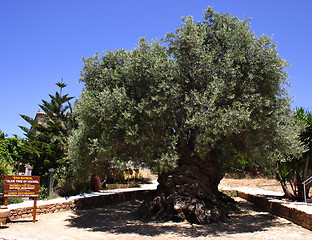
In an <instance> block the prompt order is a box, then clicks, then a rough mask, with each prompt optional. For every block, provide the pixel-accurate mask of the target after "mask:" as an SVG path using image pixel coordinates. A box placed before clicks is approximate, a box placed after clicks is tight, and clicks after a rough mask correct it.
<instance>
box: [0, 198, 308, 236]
mask: <svg viewBox="0 0 312 240" xmlns="http://www.w3.org/2000/svg"><path fill="white" fill-rule="evenodd" d="M236 200H237V201H239V205H240V208H241V212H240V213H234V214H232V215H231V218H230V220H229V221H228V222H227V223H220V224H211V225H208V226H200V225H191V224H188V223H172V222H167V223H157V222H147V223H146V222H142V221H140V220H139V219H138V218H137V217H136V215H135V214H134V213H133V212H134V211H135V209H136V208H137V206H138V204H139V202H131V203H124V204H119V205H115V206H110V207H107V208H98V209H91V210H80V211H76V212H74V211H68V212H63V213H54V214H47V215H40V216H38V221H37V222H36V223H32V222H30V221H31V219H29V221H28V222H25V220H23V221H19V222H14V223H9V224H8V226H9V227H8V228H2V229H0V238H1V237H2V239H21V238H22V239H45V240H48V239H105V240H111V239H114V240H116V239H118V240H119V239H121V240H123V239H153V240H160V239H184V240H187V239H194V238H196V239H236V240H238V239H239V240H245V239H246V240H247V239H253V240H257V239H279V240H280V239H289V240H293V239H296V240H300V239H312V232H311V231H309V230H307V229H304V228H302V227H300V226H298V225H296V224H293V223H291V222H289V221H287V220H285V219H283V218H279V217H275V216H272V215H270V214H268V213H266V212H262V211H259V210H258V209H256V208H254V206H252V205H251V204H249V203H248V202H246V201H245V200H243V199H240V198H237V199H236Z"/></svg>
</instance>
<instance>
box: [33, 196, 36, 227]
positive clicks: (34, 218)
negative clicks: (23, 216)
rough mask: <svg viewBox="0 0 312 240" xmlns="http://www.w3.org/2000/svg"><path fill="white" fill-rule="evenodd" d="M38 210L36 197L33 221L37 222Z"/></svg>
mask: <svg viewBox="0 0 312 240" xmlns="http://www.w3.org/2000/svg"><path fill="white" fill-rule="evenodd" d="M36 210H37V198H36V197H35V198H34V212H33V223H35V222H36Z"/></svg>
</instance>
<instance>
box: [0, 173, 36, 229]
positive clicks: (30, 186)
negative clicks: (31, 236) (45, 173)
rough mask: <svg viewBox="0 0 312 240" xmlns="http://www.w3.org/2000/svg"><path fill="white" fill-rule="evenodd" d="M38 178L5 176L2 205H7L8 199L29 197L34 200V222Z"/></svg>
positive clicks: (34, 217)
mask: <svg viewBox="0 0 312 240" xmlns="http://www.w3.org/2000/svg"><path fill="white" fill-rule="evenodd" d="M39 189H40V177H39V176H23V175H15V176H11V175H8V176H5V178H4V186H3V197H4V205H5V206H7V205H8V198H9V197H30V198H34V212H33V222H34V223H35V222H36V208H37V198H38V197H39Z"/></svg>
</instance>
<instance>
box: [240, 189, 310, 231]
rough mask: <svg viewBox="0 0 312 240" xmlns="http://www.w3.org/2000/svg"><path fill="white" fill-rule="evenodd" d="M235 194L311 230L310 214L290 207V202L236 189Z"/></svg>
mask: <svg viewBox="0 0 312 240" xmlns="http://www.w3.org/2000/svg"><path fill="white" fill-rule="evenodd" d="M236 192H237V196H238V197H241V198H244V199H246V200H247V201H248V202H251V203H253V204H255V205H256V206H257V207H259V208H261V209H262V210H265V211H267V212H269V213H272V214H274V215H277V216H279V217H282V218H286V219H288V220H290V221H292V222H294V223H296V224H298V225H300V226H302V227H305V228H307V229H309V230H312V215H311V214H309V213H307V212H305V211H302V210H299V209H297V208H295V207H292V206H291V204H290V203H287V202H285V201H282V200H278V199H275V198H274V197H271V198H270V197H268V196H263V195H254V194H249V193H245V192H242V191H236Z"/></svg>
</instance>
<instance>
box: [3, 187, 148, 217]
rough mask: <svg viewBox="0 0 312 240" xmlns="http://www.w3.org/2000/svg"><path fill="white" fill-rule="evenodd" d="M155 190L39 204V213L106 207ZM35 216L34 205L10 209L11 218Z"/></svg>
mask: <svg viewBox="0 0 312 240" xmlns="http://www.w3.org/2000/svg"><path fill="white" fill-rule="evenodd" d="M153 192H154V190H140V189H137V190H132V191H124V192H116V193H109V194H99V195H97V196H86V197H80V198H76V199H73V200H65V201H60V202H55V203H50V204H42V205H39V206H37V211H36V213H37V214H46V213H54V212H61V211H68V210H78V209H90V208H95V207H104V206H107V205H112V204H117V203H122V202H126V201H131V200H135V199H138V200H143V199H145V198H147V197H149V196H150V195H151V194H152V193H153ZM32 216H33V207H20V208H19V207H17V208H13V209H12V208H11V209H10V215H9V219H10V220H16V219H19V218H30V217H32Z"/></svg>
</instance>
